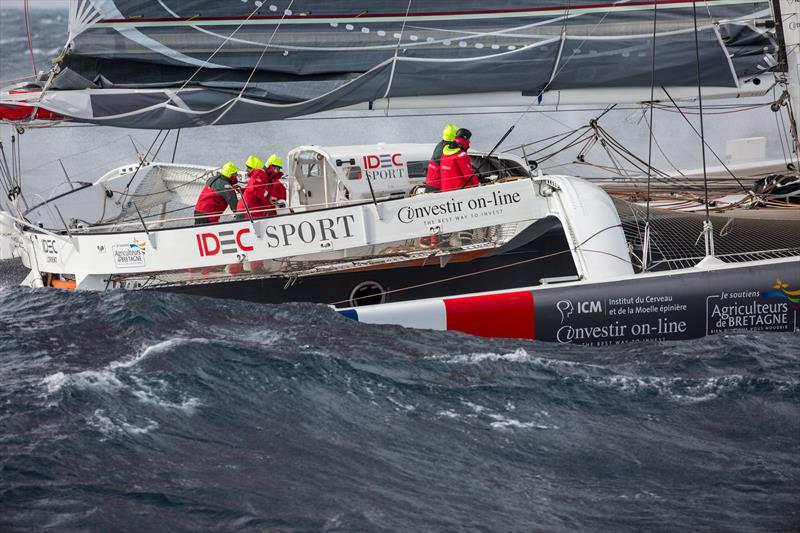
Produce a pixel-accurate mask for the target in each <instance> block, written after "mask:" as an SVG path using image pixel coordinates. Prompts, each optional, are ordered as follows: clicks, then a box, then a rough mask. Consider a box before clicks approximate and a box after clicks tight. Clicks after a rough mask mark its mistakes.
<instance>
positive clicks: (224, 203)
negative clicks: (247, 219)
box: [194, 161, 239, 225]
mask: <svg viewBox="0 0 800 533" xmlns="http://www.w3.org/2000/svg"><path fill="white" fill-rule="evenodd" d="M238 171H239V168H238V167H237V166H236V165H234V164H233V161H228V162H227V163H225V164H224V165H223V166H222V168H221V169H219V171H217V172H215V173H214V175H213V176H211V177H210V178H208V181H206V186H205V187H203V190H202V191H201V192H200V197H199V198H198V199H197V203H196V204H195V206H194V223H195V225H201V224H214V223H216V222H219V216H220V215H221V214H222V213H224V212H225V209H227V208H228V207H230V208H231V211H234V210H236V190H237V189H238V188H239V186H238V182H237V180H236V176H237V172H238Z"/></svg>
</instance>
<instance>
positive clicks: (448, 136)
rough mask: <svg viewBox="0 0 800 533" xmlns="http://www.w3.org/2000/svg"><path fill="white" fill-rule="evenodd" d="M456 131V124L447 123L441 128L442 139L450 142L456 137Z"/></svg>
mask: <svg viewBox="0 0 800 533" xmlns="http://www.w3.org/2000/svg"><path fill="white" fill-rule="evenodd" d="M457 131H458V126H456V125H455V124H447V125H446V126H445V127H444V130H442V140H443V141H447V142H452V141H454V140H455V138H456V132H457Z"/></svg>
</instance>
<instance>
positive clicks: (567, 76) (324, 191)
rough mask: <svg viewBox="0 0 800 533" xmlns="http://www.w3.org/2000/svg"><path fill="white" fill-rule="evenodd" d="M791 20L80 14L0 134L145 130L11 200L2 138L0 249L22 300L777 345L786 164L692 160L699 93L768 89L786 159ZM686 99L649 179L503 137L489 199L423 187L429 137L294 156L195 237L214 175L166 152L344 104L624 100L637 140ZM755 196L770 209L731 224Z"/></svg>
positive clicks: (790, 216) (488, 183) (761, 13)
mask: <svg viewBox="0 0 800 533" xmlns="http://www.w3.org/2000/svg"><path fill="white" fill-rule="evenodd" d="M797 16H798V6H797V4H796V3H793V2H788V1H785V0H784V1H781V2H777V1H773V2H766V1H741V0H707V1H705V2H697V3H693V2H684V1H675V0H661V1H656V2H649V1H646V2H622V1H620V2H612V3H606V2H597V1H589V2H585V3H580V4H575V3H572V2H569V1H558V0H535V1H530V0H529V1H522V0H504V1H503V2H497V3H492V4H491V7H490V8H487V4H486V2H482V1H477V0H459V1H458V2H455V1H451V0H443V1H440V2H437V3H436V4H435V6H434V5H431V4H430V3H424V4H423V3H422V2H414V1H413V0H409V1H396V0H385V1H377V2H375V1H373V2H362V1H355V0H353V1H347V2H337V3H336V4H335V5H332V3H330V2H323V1H322V0H314V1H300V0H291V1H284V2H269V1H267V2H260V1H259V2H250V1H247V0H244V1H238V0H237V1H235V2H233V1H231V2H220V1H211V0H181V1H177V0H73V1H72V2H71V5H70V27H69V38H68V42H67V44H66V46H65V48H64V51H63V53H62V54H61V55H60V56H59V57H58V58H56V59H55V60H54V67H53V68H52V69H51V70H50V71H49V72H47V73H43V74H41V75H39V76H38V77H37V79H34V80H30V81H28V82H25V83H21V84H17V85H15V86H13V87H9V88H6V89H4V90H3V91H2V93H0V117H2V119H3V120H5V121H8V122H12V123H13V124H14V125H15V126H16V134H22V132H23V131H24V130H25V128H30V127H35V126H37V125H40V124H51V123H60V122H78V123H88V124H97V125H107V126H118V127H129V128H130V127H132V128H146V129H154V130H159V131H158V134H157V136H156V138H155V139H154V141H153V143H152V145H151V146H150V149H148V150H147V152H146V153H145V154H143V155H142V157H141V158H140V160H139V161H137V162H135V163H133V164H129V165H125V166H123V167H120V168H117V169H114V170H111V171H110V172H108V173H107V174H105V175H104V176H102V177H101V178H100V179H99V180H97V181H95V182H93V183H73V182H71V181H70V182H67V183H65V185H64V187H63V189H62V190H57V191H54V192H53V194H51V196H50V198H49V199H48V200H45V201H40V202H30V199H27V198H26V197H25V195H24V190H23V188H22V183H21V180H20V175H19V174H20V171H19V169H20V167H21V165H19V162H18V151H17V150H16V149H15V148H14V143H13V140H14V139H13V136H12V153H11V156H10V159H11V164H10V165H9V164H8V162H7V160H6V155H5V153H2V154H0V155H2V161H0V170H2V172H0V175H2V178H3V186H4V188H5V189H6V191H5V192H6V195H7V201H6V199H5V198H4V199H3V203H4V204H5V206H4V208H5V211H3V212H2V213H0V258H3V257H12V256H13V257H21V258H22V261H23V262H24V264H25V265H26V266H27V267H28V268H29V269H30V273H29V274H28V276H27V277H26V278H25V281H24V282H23V284H24V285H27V286H30V287H53V288H62V289H77V290H107V289H113V288H124V289H145V290H168V291H175V292H190V293H195V294H203V295H208V296H219V297H228V298H241V299H247V300H253V301H259V302H286V301H314V302H321V303H328V304H332V305H334V306H336V307H338V308H339V309H340V312H341V313H343V314H344V315H346V316H349V317H351V318H354V319H357V320H361V321H365V322H374V323H392V324H401V325H405V326H409V327H422V328H433V329H442V330H445V329H449V330H459V331H464V332H468V333H473V334H478V335H486V336H500V337H517V338H533V339H541V340H548V341H555V342H561V343H585V344H607V343H617V342H627V341H633V340H652V339H685V338H694V337H699V336H703V335H707V334H712V333H718V332H723V331H729V330H739V329H754V330H773V331H793V330H796V329H797V328H798V317H797V315H798V308H800V290H799V289H800V231H798V229H799V228H798V225H800V220H799V219H798V217H797V208H796V207H792V205H793V204H791V203H790V201H791V199H792V198H791V195H792V194H793V191H796V189H797V188H798V187H797V186H796V184H797V181H798V180H797V176H796V167H795V166H793V165H792V164H789V165H787V164H786V163H785V162H777V163H776V162H762V163H760V164H745V165H738V166H735V165H730V166H729V165H726V164H725V163H724V162H723V161H722V160H719V163H720V165H719V166H718V167H717V168H709V167H707V165H706V161H705V157H706V144H705V139H704V137H703V127H702V112H703V107H702V101H703V100H702V99H703V98H710V97H731V96H748V95H765V94H768V93H770V92H773V93H775V94H777V97H776V99H775V100H774V103H773V106H772V107H773V111H774V112H777V113H781V114H785V115H786V116H787V118H788V123H789V124H790V134H791V139H792V143H791V147H790V152H792V154H793V157H795V158H796V156H797V152H798V150H797V147H798V141H797V131H796V127H795V122H794V112H793V108H792V103H793V102H797V101H800V100H798V97H800V94H799V93H798V74H797V73H798V68H797V67H798V60H797V52H796V49H797V45H798V44H800V29H798V25H797V24H791V23H790V22H789V21H792V20H796V19H797ZM686 100H692V101H696V102H697V103H698V104H699V112H700V118H701V120H700V127H699V131H698V136H699V138H700V146H701V148H702V149H701V150H700V151H701V152H702V154H703V167H702V168H701V169H699V170H698V171H696V172H694V173H692V172H686V171H678V172H677V173H675V174H667V173H663V172H660V171H657V170H656V169H654V168H653V167H652V165H651V164H650V159H651V157H650V155H648V157H647V159H646V160H645V159H644V158H640V157H637V156H636V155H634V154H632V153H630V152H629V151H627V150H625V148H624V147H623V146H621V145H620V144H619V143H618V142H617V141H616V140H615V139H613V137H612V136H611V134H610V133H609V132H607V131H605V130H604V129H603V128H602V126H601V125H600V124H599V121H597V120H594V121H592V122H591V123H590V124H589V125H587V126H586V127H585V128H584V129H582V130H581V131H575V132H568V133H566V134H564V135H563V136H560V137H558V138H557V139H555V141H553V142H548V143H545V146H546V147H549V148H552V147H554V146H556V148H558V146H557V145H558V143H561V144H562V147H563V146H565V147H568V148H571V147H575V146H580V147H581V153H580V155H579V157H578V161H582V159H581V158H583V157H584V156H585V154H586V152H587V151H588V150H589V149H590V148H591V146H594V144H595V143H596V144H598V145H600V146H602V148H603V149H604V150H605V151H606V152H607V153H608V154H609V158H610V160H611V161H612V162H613V163H614V166H615V167H616V169H617V170H621V169H622V168H623V167H624V166H626V165H627V166H633V167H635V168H638V169H640V170H641V171H642V172H641V174H642V175H639V176H631V175H630V174H627V175H623V176H618V177H616V178H613V179H607V180H605V181H602V182H600V183H598V182H592V181H590V180H586V179H581V178H577V177H573V176H566V175H545V174H542V172H541V171H540V170H538V169H537V165H538V163H540V162H541V160H542V155H541V154H542V153H543V150H544V149H543V148H542V145H541V144H540V145H538V146H536V143H531V144H527V145H523V146H521V147H519V150H518V152H519V153H516V154H513V153H511V152H510V151H509V150H504V151H498V149H499V147H500V145H501V142H502V140H501V142H499V143H498V146H495V148H494V149H492V150H490V151H488V153H487V152H475V153H472V159H473V163H474V165H475V167H476V168H477V169H478V171H479V174H480V175H481V186H479V187H475V188H467V189H462V190H457V191H450V192H435V193H432V192H430V191H426V188H425V187H424V186H423V183H424V176H425V172H426V168H427V162H428V158H429V157H430V154H431V152H432V149H433V144H392V143H385V144H384V143H379V144H375V145H368V146H317V145H309V146H301V147H298V148H295V149H294V150H292V151H291V152H289V154H287V157H286V161H287V165H286V170H287V178H286V180H285V184H286V187H287V190H288V192H289V198H288V202H287V205H286V206H285V207H283V208H281V209H280V210H279V214H278V216H275V217H270V218H260V219H254V218H252V217H251V216H249V215H248V216H247V217H245V219H244V220H234V219H233V217H228V216H226V217H223V219H222V220H221V221H220V222H219V223H217V224H211V225H204V226H196V225H194V219H193V211H192V208H193V206H194V201H195V199H196V197H197V195H198V193H199V191H200V188H201V187H202V185H203V183H204V181H205V179H206V177H207V176H208V175H209V174H210V173H212V172H214V171H215V169H213V168H208V167H203V166H199V165H194V164H180V163H174V162H170V163H166V162H162V161H159V160H158V158H157V157H158V154H159V152H160V150H161V148H162V147H163V146H164V144H165V141H166V140H167V137H168V136H169V135H170V134H172V135H173V138H174V142H175V143H176V146H177V142H178V138H179V132H180V129H181V128H188V127H195V126H206V125H219V124H239V123H246V122H254V121H265V120H280V119H285V118H291V117H298V116H303V115H309V114H313V113H319V112H322V111H326V110H331V109H339V108H353V107H356V108H358V107H362V108H363V107H367V108H369V109H373V110H377V111H380V110H386V109H388V108H389V106H391V107H392V108H394V109H397V108H401V107H402V108H415V109H426V108H447V107H450V106H453V105H457V106H459V107H465V106H468V107H477V108H480V107H490V106H509V105H511V106H523V107H525V112H527V111H530V110H531V109H532V108H534V107H535V106H539V105H566V104H571V103H580V102H592V103H604V104H605V103H608V104H612V103H618V102H628V103H641V104H642V105H643V109H645V111H647V112H649V113H650V116H649V121H650V124H652V110H653V109H654V107H657V106H664V105H673V106H674V108H675V109H677V110H679V111H680V109H681V108H680V107H679V106H678V104H677V101H686ZM681 112H682V111H681ZM320 120H324V118H320ZM517 122H518V121H517ZM515 125H516V124H515ZM512 128H513V126H512ZM173 132H174V133H173ZM651 139H652V134H651ZM159 143H160V144H159ZM651 150H652V145H651ZM712 152H713V151H712ZM614 154H616V157H615V156H614ZM714 156H715V157H718V156H717V154H716V153H714ZM729 177H730V178H732V179H730V178H729ZM750 178H764V179H763V180H762V181H761V182H760V183H758V184H757V185H755V186H753V185H752V181H754V180H753V179H750ZM742 179H750V183H749V184H748V186H747V187H745V186H743V185H742V183H741V181H742ZM734 182H735V183H736V184H738V185H739V186H741V187H742V188H743V191H744V194H734V192H735V190H729V189H727V188H726V187H727V186H728V185H730V184H731V183H734ZM720 183H724V184H725V185H724V186H720V188H719V191H720V192H721V193H724V194H720V195H717V198H716V199H715V201H716V202H717V203H716V207H717V208H720V207H724V208H725V210H724V212H721V213H715V214H713V215H712V213H711V208H712V207H714V206H712V203H714V202H712V201H711V200H709V198H708V194H709V190H710V189H713V187H714V185H715V184H717V185H719V184H720ZM665 191H666V192H665ZM676 191H679V192H680V191H682V192H683V193H687V194H691V195H694V197H695V198H696V199H697V198H702V201H700V202H694V201H691V200H689V201H687V200H686V198H687V196H686V194H684V196H682V197H680V198H682V199H678V200H676V199H675V196H673V194H674V193H675V192H676ZM631 195H634V196H635V197H633V198H632V197H631ZM626 200H634V201H626ZM656 205H659V206H660V207H662V208H664V207H669V208H670V209H658V208H657V207H656ZM759 205H760V206H767V207H773V209H761V210H758V211H753V210H752V209H749V210H747V211H746V214H747V215H748V216H742V214H743V213H745V210H744V209H743V208H745V207H746V208H753V207H756V206H759ZM777 207H779V208H777ZM698 209H701V210H702V211H704V212H705V214H704V215H703V214H687V213H685V212H680V210H684V211H691V210H698ZM753 213H756V216H755V217H753V216H752V214H753Z"/></svg>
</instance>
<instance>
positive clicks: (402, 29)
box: [383, 0, 412, 117]
mask: <svg viewBox="0 0 800 533" xmlns="http://www.w3.org/2000/svg"><path fill="white" fill-rule="evenodd" d="M411 2H412V0H408V5H407V6H406V14H405V15H404V16H403V24H402V25H401V26H400V33H399V34H398V36H397V45H395V47H394V58H392V70H391V72H390V73H389V81H388V82H387V83H386V92H384V93H383V97H384V98H386V99H387V101H386V110H385V111H384V113H383V115H384V116H386V117H388V116H389V105H390V103H391V101H390V100H389V91H391V90H392V83H394V72H395V69H396V68H397V55H398V54H399V53H400V44H401V43H402V41H403V34H404V33H405V31H406V21H407V20H408V13H409V11H411Z"/></svg>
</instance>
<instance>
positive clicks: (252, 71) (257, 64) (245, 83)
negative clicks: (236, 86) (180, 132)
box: [211, 0, 294, 126]
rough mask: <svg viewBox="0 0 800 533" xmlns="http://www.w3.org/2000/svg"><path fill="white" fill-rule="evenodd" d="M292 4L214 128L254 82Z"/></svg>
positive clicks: (215, 121) (282, 16)
mask: <svg viewBox="0 0 800 533" xmlns="http://www.w3.org/2000/svg"><path fill="white" fill-rule="evenodd" d="M292 4H294V0H291V1H290V2H289V5H288V6H286V9H284V10H283V14H282V15H281V18H280V20H278V23H277V24H276V25H275V29H273V30H272V35H270V36H269V40H268V41H267V44H265V45H264V48H263V49H262V50H261V55H260V56H258V61H257V62H256V64H255V65H254V66H253V68H252V70H250V75H249V76H248V77H247V81H245V82H244V85H243V86H242V89H241V90H240V91H239V94H238V95H237V96H236V98H234V99H233V100H232V101H231V104H230V105H229V106H228V107H227V108H226V109H225V110H224V111H223V112H222V113H220V115H219V116H218V117H217V118H216V119H214V121H213V122H212V123H211V125H212V126H214V125H216V124H217V122H219V121H220V120H222V118H223V117H224V116H225V115H227V114H228V111H230V110H231V109H233V107H234V106H235V105H236V102H238V101H239V99H240V98H241V97H242V95H243V94H244V92H245V91H246V90H247V87H248V86H249V85H250V82H251V81H253V76H254V75H255V73H256V71H257V70H258V67H259V66H261V62H262V61H263V60H264V54H266V53H267V50H268V49H269V47H270V45H271V44H272V41H273V40H274V39H275V35H277V33H278V30H279V29H280V27H281V24H283V21H284V20H285V19H286V17H287V15H288V14H289V13H291V9H292Z"/></svg>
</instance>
